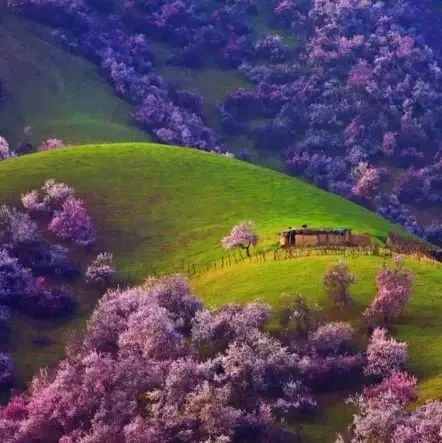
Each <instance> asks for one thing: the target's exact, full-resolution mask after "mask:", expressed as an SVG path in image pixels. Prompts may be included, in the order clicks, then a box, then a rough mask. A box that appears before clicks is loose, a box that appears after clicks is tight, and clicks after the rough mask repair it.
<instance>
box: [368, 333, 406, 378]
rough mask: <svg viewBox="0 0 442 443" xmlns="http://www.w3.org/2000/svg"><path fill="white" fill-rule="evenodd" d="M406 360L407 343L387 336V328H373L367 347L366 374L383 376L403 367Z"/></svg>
mask: <svg viewBox="0 0 442 443" xmlns="http://www.w3.org/2000/svg"><path fill="white" fill-rule="evenodd" d="M406 361H407V344H406V343H403V342H398V341H396V340H395V339H394V338H392V337H388V335H387V330H386V329H382V328H375V329H374V331H373V334H372V336H371V338H370V342H369V344H368V347H367V364H366V366H365V368H364V372H365V374H366V375H374V376H377V377H385V376H387V375H389V374H391V373H393V372H395V371H399V370H400V369H402V368H403V366H404V365H405V363H406Z"/></svg>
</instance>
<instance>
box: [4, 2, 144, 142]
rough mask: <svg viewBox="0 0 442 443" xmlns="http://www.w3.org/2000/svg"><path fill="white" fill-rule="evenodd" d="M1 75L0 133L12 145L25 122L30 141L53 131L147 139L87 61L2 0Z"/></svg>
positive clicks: (73, 136) (74, 138)
mask: <svg viewBox="0 0 442 443" xmlns="http://www.w3.org/2000/svg"><path fill="white" fill-rule="evenodd" d="M0 79H1V80H2V81H3V82H4V91H3V92H4V95H5V98H4V101H3V102H2V103H1V106H0V134H1V135H3V136H4V137H6V138H7V139H8V140H9V141H10V142H11V144H12V145H13V146H14V145H15V144H16V143H17V142H18V141H19V140H20V137H21V134H23V128H24V127H25V126H31V127H32V130H33V141H34V142H35V143H40V142H41V141H42V140H43V139H46V138H48V137H52V136H55V137H58V138H63V139H64V140H66V142H69V143H86V142H98V141H100V142H109V141H123V140H124V141H129V140H148V139H149V136H148V135H147V134H145V133H143V132H142V131H139V130H138V129H137V128H135V127H134V126H133V125H132V124H131V117H130V114H131V109H130V106H129V105H128V104H127V103H125V102H124V101H123V100H121V99H120V98H118V97H116V96H115V95H114V92H113V91H112V88H111V86H109V85H108V84H107V83H106V81H105V80H104V78H102V77H101V76H100V74H99V73H98V72H97V68H96V67H95V66H94V65H93V64H92V63H90V62H88V61H86V60H84V59H83V58H81V57H79V56H75V55H73V54H70V53H68V52H66V51H65V50H64V49H63V48H61V47H60V46H59V45H58V43H56V42H55V41H54V39H53V38H52V37H51V30H50V29H47V28H45V27H44V26H40V25H37V24H35V23H32V22H30V21H28V20H25V19H22V18H19V17H16V16H13V15H12V14H6V13H5V12H4V11H2V9H1V5H0Z"/></svg>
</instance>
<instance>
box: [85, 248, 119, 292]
mask: <svg viewBox="0 0 442 443" xmlns="http://www.w3.org/2000/svg"><path fill="white" fill-rule="evenodd" d="M115 273H116V269H115V266H114V263H113V254H112V253H110V252H102V253H100V254H98V255H97V258H96V259H95V260H94V261H93V262H92V263H91V264H90V265H89V266H88V268H87V270H86V281H88V282H91V283H98V284H109V283H110V281H111V279H112V277H113V276H114V275H115Z"/></svg>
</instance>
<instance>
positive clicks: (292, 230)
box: [282, 228, 351, 235]
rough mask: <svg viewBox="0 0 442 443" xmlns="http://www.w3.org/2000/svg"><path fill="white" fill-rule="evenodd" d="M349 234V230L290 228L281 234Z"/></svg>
mask: <svg viewBox="0 0 442 443" xmlns="http://www.w3.org/2000/svg"><path fill="white" fill-rule="evenodd" d="M346 232H351V229H350V228H290V229H286V230H285V231H283V232H282V233H283V234H289V233H292V234H300V235H318V234H335V235H336V234H340V235H342V234H345V233H346Z"/></svg>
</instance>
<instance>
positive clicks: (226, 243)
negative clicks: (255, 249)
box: [221, 221, 258, 257]
mask: <svg viewBox="0 0 442 443" xmlns="http://www.w3.org/2000/svg"><path fill="white" fill-rule="evenodd" d="M257 242H258V235H257V234H256V233H255V223H253V222H252V221H243V222H241V223H238V224H237V225H236V226H234V227H233V228H232V230H231V231H230V234H229V235H227V236H226V237H224V238H223V239H222V242H221V243H222V245H223V247H224V248H225V249H234V248H241V249H244V250H245V251H246V254H247V257H250V246H254V245H256V243H257Z"/></svg>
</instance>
